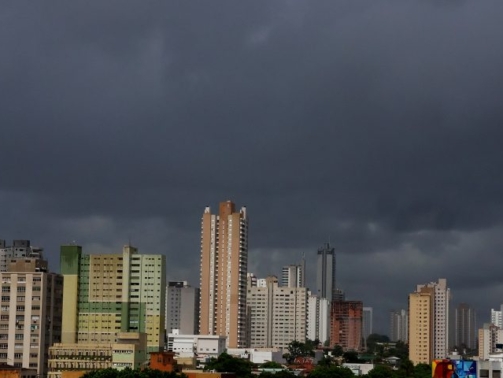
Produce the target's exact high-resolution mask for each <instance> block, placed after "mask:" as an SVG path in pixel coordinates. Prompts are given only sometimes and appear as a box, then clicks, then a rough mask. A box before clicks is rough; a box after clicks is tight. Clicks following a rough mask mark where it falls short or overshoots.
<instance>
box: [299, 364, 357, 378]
mask: <svg viewBox="0 0 503 378" xmlns="http://www.w3.org/2000/svg"><path fill="white" fill-rule="evenodd" d="M354 376H355V375H354V374H353V372H352V371H351V369H348V368H346V367H340V366H330V367H327V366H317V367H315V368H314V369H313V370H312V371H311V372H310V373H309V374H308V375H307V378H354Z"/></svg>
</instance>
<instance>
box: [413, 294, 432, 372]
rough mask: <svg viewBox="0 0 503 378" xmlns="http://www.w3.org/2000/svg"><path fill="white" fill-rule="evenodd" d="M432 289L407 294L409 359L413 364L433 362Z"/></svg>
mask: <svg viewBox="0 0 503 378" xmlns="http://www.w3.org/2000/svg"><path fill="white" fill-rule="evenodd" d="M433 308H434V304H433V289H431V288H425V289H423V290H421V291H420V292H415V293H411V294H409V359H410V360H411V361H412V362H413V363H414V364H419V363H423V364H429V363H430V362H431V361H432V360H433V322H434V320H433V319H434V315H433Z"/></svg>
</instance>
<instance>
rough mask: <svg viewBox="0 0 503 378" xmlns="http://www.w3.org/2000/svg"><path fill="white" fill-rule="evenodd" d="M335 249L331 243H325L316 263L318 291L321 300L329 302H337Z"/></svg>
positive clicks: (319, 250)
mask: <svg viewBox="0 0 503 378" xmlns="http://www.w3.org/2000/svg"><path fill="white" fill-rule="evenodd" d="M335 266H336V262H335V249H334V248H333V247H331V246H330V243H325V244H324V245H323V247H321V248H319V249H318V258H317V263H316V289H317V290H318V295H319V297H320V298H326V299H328V300H329V301H332V302H333V301H335V300H337V299H338V298H337V292H336V280H335Z"/></svg>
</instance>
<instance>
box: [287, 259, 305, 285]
mask: <svg viewBox="0 0 503 378" xmlns="http://www.w3.org/2000/svg"><path fill="white" fill-rule="evenodd" d="M281 286H285V287H306V260H305V259H304V258H303V259H302V262H301V263H300V264H293V265H286V266H284V267H283V269H282V270H281Z"/></svg>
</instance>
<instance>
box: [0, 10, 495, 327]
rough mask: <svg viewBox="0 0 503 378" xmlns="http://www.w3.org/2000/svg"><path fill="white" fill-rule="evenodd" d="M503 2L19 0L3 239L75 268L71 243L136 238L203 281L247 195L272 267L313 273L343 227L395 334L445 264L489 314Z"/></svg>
mask: <svg viewBox="0 0 503 378" xmlns="http://www.w3.org/2000/svg"><path fill="white" fill-rule="evenodd" d="M502 16H503V5H502V4H500V3H499V2H497V1H486V2H483V3H480V2H464V1H422V2H417V1H402V2H400V3H396V2H391V1H389V2H388V1H384V2H379V3H375V2H357V3H355V2H354V1H340V2H337V3H334V2H316V3H312V2H307V1H294V2H291V1H288V2H287V1H279V2H274V3H271V2H260V1H259V2H249V3H247V4H244V3H239V4H237V3H235V2H211V4H210V3H205V2H200V3H193V2H191V3H187V2H183V3H168V4H166V3H164V2H149V3H148V4H140V3H135V2H125V1H110V2H106V3H102V2H91V3H89V2H78V1H77V2H71V3H63V2H62V3H58V4H55V3H54V4H51V5H48V4H44V5H43V6H41V5H40V4H31V3H30V4H28V3H22V2H16V3H12V4H2V5H0V45H1V46H2V51H1V52H0V70H1V72H2V74H1V75H0V125H1V128H2V131H3V133H2V135H3V136H4V138H3V143H2V149H1V152H0V154H1V158H0V171H1V172H2V180H1V181H0V206H1V207H2V210H3V211H2V215H3V216H2V220H1V221H0V226H1V228H2V230H3V231H2V232H3V234H2V235H1V237H3V238H6V239H14V238H31V239H32V240H33V242H34V243H35V244H39V245H43V246H45V247H46V249H47V251H48V252H47V253H48V255H49V256H50V259H51V265H52V266H53V267H54V268H55V269H56V268H57V265H58V264H57V250H58V246H59V244H61V243H64V242H68V241H70V240H77V241H78V242H80V243H81V244H83V245H84V247H85V249H86V250H89V251H95V250H96V251H99V250H102V251H111V250H118V249H120V248H121V245H122V244H124V243H125V242H127V240H128V239H129V238H132V240H133V242H134V243H135V244H136V245H137V246H138V247H139V248H140V250H144V251H148V252H154V253H165V254H166V255H167V257H168V274H169V277H170V278H172V279H188V280H189V281H191V282H193V283H197V282H198V277H197V269H198V254H199V246H198V240H199V224H200V216H201V213H202V210H203V208H204V206H206V205H212V206H214V207H216V205H217V203H218V201H220V200H225V199H228V198H231V199H233V200H235V202H236V203H237V204H238V205H247V207H248V209H249V213H250V217H251V228H250V232H251V236H250V246H251V251H250V264H251V266H250V269H253V270H256V273H258V274H268V273H272V272H274V271H276V272H277V273H279V271H280V267H281V265H282V264H286V263H291V262H295V261H297V260H298V259H299V256H300V255H301V253H302V252H306V254H307V256H308V259H310V261H308V264H309V266H311V270H310V273H311V277H312V276H313V269H314V263H313V259H314V257H315V251H316V248H317V246H318V245H320V244H321V243H323V242H325V241H326V240H327V239H328V238H329V237H330V238H331V240H332V241H333V243H334V244H335V245H336V247H337V251H338V256H339V266H340V267H341V268H340V273H339V282H340V285H341V286H342V287H344V288H345V289H346V291H347V292H348V295H349V296H351V297H352V298H355V299H356V298H359V299H363V300H364V301H365V303H369V304H371V305H373V306H374V307H375V308H376V310H375V313H376V316H377V317H378V327H379V330H380V331H381V332H387V329H386V326H387V318H386V316H387V311H388V310H390V309H392V308H398V307H404V306H406V303H407V298H406V296H407V293H408V292H410V291H411V290H413V289H414V287H415V284H416V283H421V282H426V281H430V280H435V279H436V278H438V277H440V276H442V277H447V278H448V280H449V281H448V282H449V283H450V286H451V288H452V290H453V293H454V300H455V302H456V303H457V301H462V300H463V301H467V302H471V303H473V304H474V305H475V306H477V308H478V309H479V310H480V311H481V314H480V317H481V318H484V317H487V316H488V313H489V308H490V307H491V306H492V307H496V306H498V305H499V302H500V299H499V298H500V296H501V295H500V293H501V287H500V286H501V285H500V283H499V281H498V278H497V266H498V265H497V264H496V263H492V262H495V261H499V253H498V252H499V249H500V248H501V246H502V240H501V238H500V237H499V234H500V229H501V224H502V217H501V214H502V211H501V209H502V196H501V193H502V190H503V180H502V179H500V177H499V176H500V175H499V173H500V167H501V165H502V163H503V156H502V153H501V148H500V146H499V144H500V143H499V142H500V140H501V139H502V136H503V135H502V134H503V131H502V130H501V127H500V126H501V124H502V121H503V110H502V109H503V108H502V107H501V98H503V75H502V74H501V69H500V67H501V66H502V64H503V52H502V50H501V48H500V47H499V46H501V45H502V44H503V32H502V29H501V26H500V25H501V18H502ZM489 262H491V263H489ZM474 265H480V267H481V269H477V271H476V272H475V271H473V266H474ZM482 268H483V269H482ZM480 272H483V273H480ZM356 273H357V274H356ZM482 293H484V295H482ZM376 298H379V300H376Z"/></svg>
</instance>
